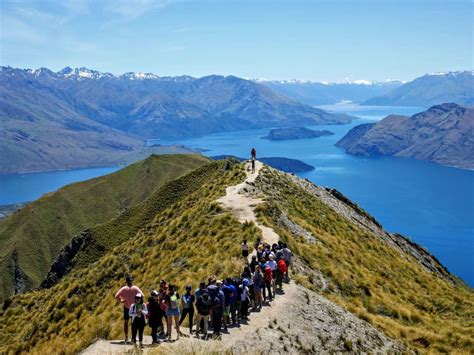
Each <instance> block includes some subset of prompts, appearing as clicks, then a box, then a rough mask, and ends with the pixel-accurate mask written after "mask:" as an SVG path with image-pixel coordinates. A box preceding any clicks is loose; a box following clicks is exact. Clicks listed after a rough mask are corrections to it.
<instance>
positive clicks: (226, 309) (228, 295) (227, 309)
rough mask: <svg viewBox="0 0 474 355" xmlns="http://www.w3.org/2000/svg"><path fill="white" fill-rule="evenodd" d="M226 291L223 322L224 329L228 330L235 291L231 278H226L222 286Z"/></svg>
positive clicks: (223, 290) (224, 291)
mask: <svg viewBox="0 0 474 355" xmlns="http://www.w3.org/2000/svg"><path fill="white" fill-rule="evenodd" d="M221 290H222V292H223V293H224V317H223V318H222V324H223V326H224V330H225V331H227V325H228V324H229V317H230V307H231V300H232V298H233V297H234V291H232V288H231V279H230V278H226V280H225V282H224V284H223V285H222V287H221Z"/></svg>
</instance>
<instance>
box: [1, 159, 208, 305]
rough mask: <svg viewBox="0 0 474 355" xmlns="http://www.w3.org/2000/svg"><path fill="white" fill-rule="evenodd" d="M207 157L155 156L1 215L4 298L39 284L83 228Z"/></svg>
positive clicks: (132, 203) (113, 214)
mask: <svg viewBox="0 0 474 355" xmlns="http://www.w3.org/2000/svg"><path fill="white" fill-rule="evenodd" d="M206 163H208V159H207V158H204V157H202V156H199V155H174V156H156V155H152V156H150V157H149V158H148V159H146V160H144V161H141V162H138V163H135V164H133V165H130V166H128V167H126V168H124V169H122V170H120V171H118V172H116V173H113V174H110V175H106V176H102V177H99V178H95V179H92V180H88V181H84V182H79V183H75V184H71V185H68V186H66V187H63V188H61V189H60V190H58V191H57V192H54V193H50V194H47V195H45V196H43V197H42V198H40V199H38V200H37V201H35V202H32V203H31V204H29V205H27V206H26V207H24V208H22V209H21V210H20V211H18V212H16V213H14V214H13V215H11V216H9V217H8V218H5V219H3V220H1V221H0V250H1V252H0V270H1V275H2V277H1V278H0V285H1V287H0V290H1V293H0V299H5V298H7V297H9V296H11V295H13V294H15V293H20V292H24V291H26V290H30V289H31V288H34V287H37V286H38V285H39V284H40V283H41V281H42V280H43V279H44V278H45V277H46V275H47V273H48V270H49V268H50V265H51V262H52V261H53V260H54V259H56V258H57V257H58V255H59V253H60V250H61V249H62V248H63V247H65V246H66V245H68V244H69V243H70V242H71V241H72V239H73V237H74V235H75V234H77V233H79V232H80V231H81V230H83V229H85V228H88V227H92V226H94V225H96V224H100V223H104V222H105V221H107V220H110V219H112V218H115V217H116V216H117V215H118V214H119V213H121V212H123V211H124V210H128V209H133V206H135V205H137V204H140V203H141V202H142V201H144V200H145V199H147V198H148V197H149V195H150V194H152V193H153V191H155V190H156V189H158V188H159V187H160V186H162V185H163V184H165V183H166V182H167V181H170V180H173V179H175V178H177V177H179V176H181V175H183V174H186V173H188V172H189V171H191V170H193V169H195V168H197V167H199V166H202V165H204V164H206Z"/></svg>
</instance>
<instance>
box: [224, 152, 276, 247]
mask: <svg viewBox="0 0 474 355" xmlns="http://www.w3.org/2000/svg"><path fill="white" fill-rule="evenodd" d="M262 167H263V164H262V163H261V162H259V161H256V163H255V173H252V172H251V171H250V163H246V164H245V171H246V173H247V178H246V179H245V181H244V182H242V183H240V184H238V185H234V186H229V187H228V188H226V194H225V196H223V197H221V198H220V199H218V200H217V201H218V202H219V203H220V204H221V205H222V206H223V207H224V208H226V209H228V210H230V211H231V212H232V213H233V214H234V216H235V217H236V218H237V219H238V220H239V222H241V223H245V222H253V223H255V225H256V226H257V227H258V228H259V229H260V230H261V231H262V237H263V241H265V242H267V243H269V244H270V245H271V244H273V243H277V242H278V240H279V236H278V234H276V233H275V231H274V230H273V229H272V228H268V227H266V226H264V225H261V224H260V223H258V221H257V217H256V216H255V213H254V209H255V207H256V206H257V205H258V204H260V203H262V202H263V201H262V200H261V199H258V198H255V197H253V196H252V194H251V193H249V191H251V190H252V189H253V188H254V182H255V179H256V178H257V177H258V174H259V172H260V170H261V169H262Z"/></svg>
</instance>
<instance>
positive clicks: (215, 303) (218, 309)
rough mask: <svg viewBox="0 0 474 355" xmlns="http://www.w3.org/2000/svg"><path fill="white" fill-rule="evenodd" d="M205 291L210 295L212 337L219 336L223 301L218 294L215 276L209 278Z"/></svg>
mask: <svg viewBox="0 0 474 355" xmlns="http://www.w3.org/2000/svg"><path fill="white" fill-rule="evenodd" d="M207 292H208V293H209V295H210V296H211V300H212V307H211V320H212V330H213V337H214V338H219V337H220V335H221V326H222V316H223V313H224V312H223V303H222V299H221V297H223V295H222V296H221V295H220V294H219V292H220V289H219V286H217V281H216V278H215V277H210V278H209V285H208V286H207Z"/></svg>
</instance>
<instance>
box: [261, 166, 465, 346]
mask: <svg viewBox="0 0 474 355" xmlns="http://www.w3.org/2000/svg"><path fill="white" fill-rule="evenodd" d="M256 188H257V189H258V190H259V191H262V193H263V194H264V195H265V196H266V200H267V204H266V205H264V206H261V207H260V208H259V216H260V221H261V222H263V223H265V224H266V225H267V226H270V227H272V228H273V229H274V230H275V231H276V232H277V233H278V234H279V235H280V238H282V239H283V240H284V241H285V242H287V243H288V244H289V245H290V248H291V249H292V250H293V252H294V253H295V255H296V257H295V260H294V262H293V271H294V273H295V275H294V277H295V279H296V280H297V281H298V282H299V283H300V284H302V285H304V286H305V287H307V288H309V289H312V290H315V291H319V292H322V294H323V295H324V296H325V297H327V298H328V299H329V300H331V301H333V302H335V303H337V304H339V305H341V306H342V307H343V308H345V309H347V310H349V311H350V312H352V313H353V314H355V315H357V316H358V317H359V318H361V319H364V320H366V321H367V322H369V323H370V324H372V325H374V326H376V327H377V328H379V329H381V330H383V332H384V333H385V334H386V335H388V336H390V337H392V338H394V339H399V340H400V341H402V342H403V343H405V344H407V345H408V346H409V347H411V348H413V349H418V350H420V351H423V352H425V351H431V352H446V351H447V352H450V351H459V352H472V350H473V349H474V342H473V340H472V339H473V335H474V332H473V328H472V319H470V314H472V311H473V309H474V293H473V291H472V289H470V288H468V287H467V286H465V285H464V284H462V283H457V282H456V281H455V279H454V278H453V277H452V276H451V275H450V274H449V273H448V272H447V271H446V269H445V268H444V267H443V266H442V265H441V264H439V262H437V260H436V259H435V258H434V257H432V256H431V255H430V254H429V253H428V252H427V251H426V250H424V249H422V248H420V247H419V246H416V245H415V244H414V243H413V245H411V246H408V248H405V247H402V246H401V245H402V244H403V243H401V240H400V238H402V237H400V236H399V235H392V234H389V233H387V232H385V231H383V229H382V227H381V225H380V224H379V223H378V222H377V221H376V220H375V219H374V218H373V217H371V216H369V215H368V214H367V213H366V212H364V211H363V210H362V209H360V207H358V206H357V205H356V204H354V203H352V202H351V201H349V200H348V199H346V198H343V197H342V195H341V194H340V193H339V194H337V193H334V192H333V191H331V190H329V189H325V188H321V187H319V186H316V185H313V184H312V183H310V182H308V181H307V180H303V179H300V178H297V177H294V176H291V175H286V174H283V173H280V172H278V171H275V170H272V169H266V170H264V173H263V174H261V176H260V177H259V178H258V179H257V180H256ZM428 260H429V262H428ZM431 266H433V267H431Z"/></svg>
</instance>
